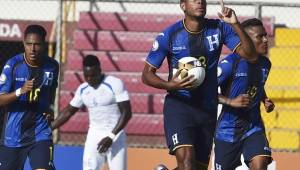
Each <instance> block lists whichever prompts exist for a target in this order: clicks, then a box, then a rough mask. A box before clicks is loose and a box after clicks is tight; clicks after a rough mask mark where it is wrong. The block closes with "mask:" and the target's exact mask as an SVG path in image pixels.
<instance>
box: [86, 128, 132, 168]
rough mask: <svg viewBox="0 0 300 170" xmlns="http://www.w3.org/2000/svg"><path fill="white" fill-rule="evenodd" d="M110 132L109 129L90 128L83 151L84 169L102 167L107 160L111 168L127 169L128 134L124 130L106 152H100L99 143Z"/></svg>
mask: <svg viewBox="0 0 300 170" xmlns="http://www.w3.org/2000/svg"><path fill="white" fill-rule="evenodd" d="M108 134H109V132H108V131H101V130H94V129H89V131H88V134H87V138H86V142H85V147H84V153H83V170H99V169H102V168H103V166H104V164H105V163H106V162H107V163H108V167H109V170H127V148H126V135H125V132H124V131H123V130H122V131H120V132H119V133H118V134H117V136H116V138H115V139H114V141H113V144H112V146H111V147H110V148H109V149H108V151H107V152H106V153H103V154H100V153H99V152H98V150H97V147H98V143H99V142H100V141H101V139H103V138H104V137H107V135H108Z"/></svg>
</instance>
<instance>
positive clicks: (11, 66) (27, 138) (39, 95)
mask: <svg viewBox="0 0 300 170" xmlns="http://www.w3.org/2000/svg"><path fill="white" fill-rule="evenodd" d="M58 70H59V67H58V63H57V62H56V61H55V60H54V59H52V58H50V57H48V56H45V57H44V59H43V64H42V66H41V67H30V66H29V65H28V64H27V63H26V61H25V59H24V55H23V54H19V55H16V56H14V57H13V58H11V59H10V60H8V61H7V63H6V65H5V66H4V68H3V71H2V74H1V78H0V94H5V93H10V92H14V91H15V90H16V89H18V88H21V87H22V86H23V85H24V83H25V81H26V80H31V79H33V78H34V89H33V90H32V91H31V92H28V93H27V94H22V95H21V96H20V97H18V99H17V100H16V101H14V102H13V103H11V104H9V105H8V106H6V115H5V120H4V126H3V127H4V128H3V132H2V136H1V143H3V144H4V145H5V146H9V147H20V146H26V145H28V144H32V143H34V142H36V141H41V140H50V139H51V138H52V133H51V129H50V127H49V124H48V122H47V120H46V119H45V117H44V116H43V113H45V112H46V111H47V110H48V109H49V105H50V104H51V102H52V101H50V100H51V96H52V94H53V91H54V90H55V89H56V87H57V84H58V82H57V79H58Z"/></svg>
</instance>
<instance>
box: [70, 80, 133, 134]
mask: <svg viewBox="0 0 300 170" xmlns="http://www.w3.org/2000/svg"><path fill="white" fill-rule="evenodd" d="M127 100H129V95H128V92H127V90H126V89H125V87H124V83H123V82H122V81H121V80H120V79H118V78H116V77H113V76H107V75H105V78H104V80H103V81H102V82H101V84H100V85H99V87H98V88H96V89H95V88H93V87H92V86H89V85H88V83H86V82H85V83H82V84H81V85H80V86H79V87H78V88H77V90H76V93H75V96H74V97H73V99H72V100H71V102H70V105H71V106H73V107H77V108H80V107H82V106H83V105H85V106H86V107H87V109H88V112H89V121H90V124H89V128H90V129H91V128H94V129H98V130H107V131H109V132H111V131H112V130H113V128H114V127H115V126H116V124H117V122H118V120H119V118H120V115H121V113H120V110H119V108H118V105H117V102H122V101H127Z"/></svg>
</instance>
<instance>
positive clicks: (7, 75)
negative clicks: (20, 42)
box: [0, 60, 13, 94]
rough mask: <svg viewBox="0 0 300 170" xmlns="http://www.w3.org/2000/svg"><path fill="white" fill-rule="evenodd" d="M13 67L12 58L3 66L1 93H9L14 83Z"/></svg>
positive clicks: (0, 78) (0, 82) (0, 77)
mask: <svg viewBox="0 0 300 170" xmlns="http://www.w3.org/2000/svg"><path fill="white" fill-rule="evenodd" d="M12 69H13V63H12V60H9V61H8V62H7V63H6V64H5V66H4V67H3V70H2V73H1V76H0V94H3V93H9V92H10V90H11V85H12V81H13V80H12V79H13V78H12V77H13V76H12Z"/></svg>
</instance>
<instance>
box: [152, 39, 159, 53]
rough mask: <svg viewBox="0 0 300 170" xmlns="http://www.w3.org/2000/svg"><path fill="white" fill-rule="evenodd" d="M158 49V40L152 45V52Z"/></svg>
mask: <svg viewBox="0 0 300 170" xmlns="http://www.w3.org/2000/svg"><path fill="white" fill-rule="evenodd" d="M158 47H159V43H158V41H157V40H155V41H154V42H153V45H152V51H156V50H158Z"/></svg>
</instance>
